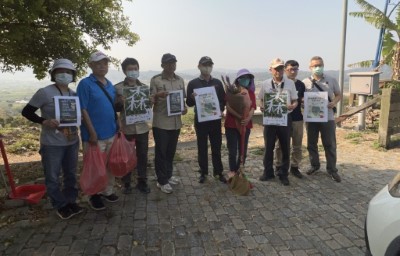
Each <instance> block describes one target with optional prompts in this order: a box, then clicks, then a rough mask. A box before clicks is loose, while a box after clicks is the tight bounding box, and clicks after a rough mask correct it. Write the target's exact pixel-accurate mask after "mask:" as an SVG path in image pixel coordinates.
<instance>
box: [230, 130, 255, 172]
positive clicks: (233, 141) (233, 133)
mask: <svg viewBox="0 0 400 256" xmlns="http://www.w3.org/2000/svg"><path fill="white" fill-rule="evenodd" d="M225 136H226V144H227V147H228V152H229V170H230V171H234V172H236V171H238V170H239V168H240V155H241V152H240V151H241V139H240V132H239V131H238V129H236V128H225ZM249 136H250V129H248V128H246V134H245V138H244V157H243V165H244V163H245V162H246V156H247V145H248V143H249Z"/></svg>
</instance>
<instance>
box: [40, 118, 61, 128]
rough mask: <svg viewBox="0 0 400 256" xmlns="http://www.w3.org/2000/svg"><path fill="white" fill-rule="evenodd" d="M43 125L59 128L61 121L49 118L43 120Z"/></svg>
mask: <svg viewBox="0 0 400 256" xmlns="http://www.w3.org/2000/svg"><path fill="white" fill-rule="evenodd" d="M42 125H43V126H47V127H50V128H57V127H58V126H59V125H60V123H59V122H58V121H57V120H56V119H47V120H44V121H43V122H42Z"/></svg>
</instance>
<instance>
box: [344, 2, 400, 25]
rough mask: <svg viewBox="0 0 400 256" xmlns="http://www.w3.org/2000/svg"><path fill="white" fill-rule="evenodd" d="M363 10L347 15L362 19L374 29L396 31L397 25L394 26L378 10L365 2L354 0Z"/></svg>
mask: <svg viewBox="0 0 400 256" xmlns="http://www.w3.org/2000/svg"><path fill="white" fill-rule="evenodd" d="M355 1H356V2H357V4H358V5H359V6H360V7H361V9H362V10H363V11H362V12H350V13H349V15H350V16H353V17H356V18H363V19H364V20H365V21H366V22H368V23H369V24H371V25H373V26H374V27H376V28H378V29H380V28H386V29H389V30H394V31H397V30H398V28H397V25H396V24H394V23H393V22H392V21H391V20H390V19H389V17H387V16H386V15H385V14H384V13H383V12H382V11H381V10H380V9H378V8H377V7H375V6H373V5H372V4H370V3H368V2H367V1H365V0H355Z"/></svg>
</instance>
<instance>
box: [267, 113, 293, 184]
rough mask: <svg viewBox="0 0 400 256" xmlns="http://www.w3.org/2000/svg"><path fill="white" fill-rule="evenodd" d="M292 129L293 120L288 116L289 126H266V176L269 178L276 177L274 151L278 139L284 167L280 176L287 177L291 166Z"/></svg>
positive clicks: (280, 171) (282, 166)
mask: <svg viewBox="0 0 400 256" xmlns="http://www.w3.org/2000/svg"><path fill="white" fill-rule="evenodd" d="M290 127H291V118H290V115H288V125H287V126H276V125H265V126H264V145H265V152H264V174H265V175H266V176H267V177H271V176H273V175H274V167H273V164H274V149H275V141H276V138H278V141H279V144H280V146H281V150H282V165H281V166H280V168H279V173H278V175H279V176H281V177H287V176H288V171H289V165H290Z"/></svg>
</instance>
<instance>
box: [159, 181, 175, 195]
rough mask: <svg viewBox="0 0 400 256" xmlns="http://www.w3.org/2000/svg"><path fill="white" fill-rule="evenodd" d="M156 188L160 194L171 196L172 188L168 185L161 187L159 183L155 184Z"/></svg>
mask: <svg viewBox="0 0 400 256" xmlns="http://www.w3.org/2000/svg"><path fill="white" fill-rule="evenodd" d="M157 187H158V188H160V189H161V191H162V192H164V193H166V194H171V193H172V187H171V185H169V183H167V184H165V185H161V184H160V183H158V182H157Z"/></svg>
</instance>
